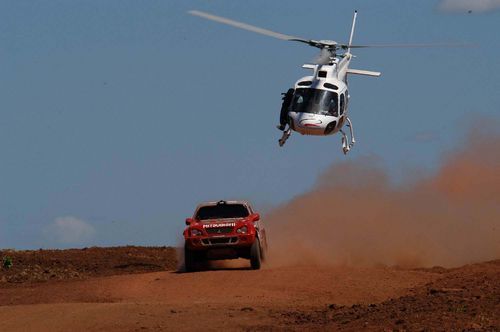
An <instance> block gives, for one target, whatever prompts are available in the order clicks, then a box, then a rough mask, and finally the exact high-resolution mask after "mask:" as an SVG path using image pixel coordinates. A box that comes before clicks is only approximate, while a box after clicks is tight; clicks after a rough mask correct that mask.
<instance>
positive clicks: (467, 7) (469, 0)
mask: <svg viewBox="0 0 500 332" xmlns="http://www.w3.org/2000/svg"><path fill="white" fill-rule="evenodd" d="M439 8H441V9H442V10H444V11H447V12H469V11H472V12H486V11H490V10H494V9H498V8H500V0H441V3H440V5H439Z"/></svg>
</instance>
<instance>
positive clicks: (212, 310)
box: [0, 247, 500, 331]
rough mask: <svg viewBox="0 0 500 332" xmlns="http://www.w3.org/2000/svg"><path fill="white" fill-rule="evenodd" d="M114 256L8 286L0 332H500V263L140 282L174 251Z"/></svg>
mask: <svg viewBox="0 0 500 332" xmlns="http://www.w3.org/2000/svg"><path fill="white" fill-rule="evenodd" d="M113 249H116V252H119V253H120V255H118V256H117V257H114V258H112V257H111V258H110V257H108V258H103V265H105V264H104V262H108V263H106V264H107V265H106V266H107V268H104V267H101V268H98V269H95V270H92V269H91V268H90V266H92V265H91V264H90V265H89V263H85V264H86V265H85V264H83V262H81V264H80V265H78V266H80V267H82V266H84V265H85V266H87V267H86V268H87V269H88V270H90V271H94V272H92V273H94V275H95V276H97V277H92V275H87V278H85V279H83V280H57V279H56V280H49V281H47V282H38V283H20V284H15V283H4V284H3V286H2V287H0V331H25V330H37V331H69V330H72V331H135V330H155V331H161V330H200V329H203V330H206V331H216V330H221V329H228V330H257V331H263V330H266V331H269V330H287V331H303V330H313V331H317V330H327V331H331V330H348V331H360V330H375V331H381V330H391V331H392V330H402V331H403V330H408V331H421V330H429V331H434V330H442V331H450V330H451V331H455V330H466V331H467V330H470V331H473V330H484V331H498V330H500V318H499V317H500V282H499V280H500V260H495V261H491V262H487V263H480V264H473V265H466V266H463V267H460V268H453V269H444V268H439V267H434V268H428V269H404V268H395V267H383V266H379V267H352V266H351V267H349V266H336V267H335V266H287V267H269V266H268V267H264V269H262V270H259V271H254V270H250V269H247V268H228V267H222V268H216V269H215V270H209V271H203V272H199V273H177V272H176V271H162V272H154V273H141V274H137V273H136V272H142V271H144V269H149V268H154V267H152V266H153V265H154V264H158V265H160V264H159V263H158V260H162V258H161V254H160V253H162V254H163V255H165V256H164V257H165V258H167V257H169V254H167V253H168V252H170V253H171V256H170V257H171V259H172V260H171V261H170V262H171V263H172V265H171V266H172V267H174V266H175V264H174V263H175V261H174V257H175V256H174V250H173V249H172V248H134V247H125V248H105V249H102V248H94V250H95V252H96V254H98V253H99V252H101V253H104V252H107V253H108V254H110V255H111V254H112V253H113V252H114V251H113ZM87 250H90V249H87ZM148 250H150V251H151V252H152V253H154V252H155V251H158V252H160V253H157V255H158V256H155V255H153V254H151V256H153V257H156V259H157V260H154V259H152V258H151V257H150V258H147V257H149V256H147V255H145V254H144V253H145V252H148ZM49 252H50V251H49ZM77 252H78V251H77ZM79 254H80V255H83V254H82V252H81V251H80V252H79ZM63 256H64V255H63ZM63 256H61V257H63ZM127 257H128V258H127ZM59 259H61V258H59ZM96 259H97V258H96ZM48 261H49V262H51V260H48ZM69 261H70V259H69V256H68V257H66V262H69ZM77 261H79V260H77ZM83 261H85V260H83ZM90 261H91V262H92V260H90ZM109 262H113V263H109ZM154 262H157V263H154ZM162 262H163V263H162V264H164V267H165V266H166V264H165V262H167V260H163V261H162ZM14 263H15V261H14ZM143 263H144V264H143ZM149 264H151V265H149ZM18 265H19V264H18ZM49 265H50V264H49ZM41 266H44V265H43V264H42V265H41ZM13 268H14V267H13ZM128 272H132V273H134V274H130V275H126V273H128ZM9 273H10V272H9ZM99 273H100V274H101V275H106V274H108V273H109V274H121V275H113V276H99ZM193 317H196V319H193Z"/></svg>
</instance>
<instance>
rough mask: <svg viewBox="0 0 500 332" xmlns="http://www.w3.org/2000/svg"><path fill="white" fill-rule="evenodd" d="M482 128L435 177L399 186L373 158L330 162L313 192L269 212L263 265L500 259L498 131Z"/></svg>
mask: <svg viewBox="0 0 500 332" xmlns="http://www.w3.org/2000/svg"><path fill="white" fill-rule="evenodd" d="M497 124H498V123H497ZM484 127H487V126H483V128H480V126H479V125H478V126H476V127H475V128H474V129H473V130H472V134H470V135H469V137H468V139H467V140H466V141H465V142H463V143H462V144H461V146H460V147H459V148H458V149H457V150H456V151H454V152H451V153H449V154H447V155H446V156H444V157H443V161H442V163H441V166H440V167H439V169H438V170H437V171H436V172H435V173H434V174H432V175H429V176H427V177H425V178H419V179H413V178H412V176H411V175H410V176H408V177H407V179H405V181H402V182H403V183H404V185H394V184H392V183H391V181H390V177H389V175H388V174H387V173H386V171H384V169H383V168H382V167H380V166H378V165H377V159H376V158H373V157H364V158H358V159H356V160H352V161H350V160H349V159H347V161H343V162H340V163H336V164H334V165H332V166H331V167H330V168H329V169H328V170H326V172H324V174H322V175H321V176H320V177H319V178H318V181H317V185H316V186H315V187H314V189H313V190H312V191H310V192H307V193H305V194H303V195H301V196H298V197H296V198H294V199H293V200H291V201H289V202H287V203H285V204H284V205H282V206H279V207H277V208H275V209H274V210H271V211H270V212H269V213H268V214H267V216H266V219H265V221H266V226H267V228H268V242H269V245H270V252H269V265H270V266H281V265H296V264H317V265H354V266H356V265H359V266H367V265H368V266H370V265H390V266H393V265H397V266H402V267H430V266H435V265H439V266H444V267H454V266H460V265H463V264H468V263H473V262H478V261H485V260H491V259H496V258H500V132H499V131H498V129H496V128H495V129H491V128H490V129H484ZM490 127H491V126H490Z"/></svg>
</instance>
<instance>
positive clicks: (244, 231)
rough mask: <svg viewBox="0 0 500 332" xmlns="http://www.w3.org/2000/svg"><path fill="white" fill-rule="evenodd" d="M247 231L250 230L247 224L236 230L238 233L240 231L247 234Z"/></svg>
mask: <svg viewBox="0 0 500 332" xmlns="http://www.w3.org/2000/svg"><path fill="white" fill-rule="evenodd" d="M246 232H248V228H247V226H243V227H240V228H238V229H237V230H236V233H239V234H245V233H246Z"/></svg>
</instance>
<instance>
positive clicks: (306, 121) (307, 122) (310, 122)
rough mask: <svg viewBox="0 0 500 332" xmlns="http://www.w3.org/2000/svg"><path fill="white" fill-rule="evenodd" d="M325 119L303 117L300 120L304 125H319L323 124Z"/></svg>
mask: <svg viewBox="0 0 500 332" xmlns="http://www.w3.org/2000/svg"><path fill="white" fill-rule="evenodd" d="M322 123H323V121H321V120H318V119H303V120H300V125H301V126H302V127H319V125H320V124H322Z"/></svg>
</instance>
